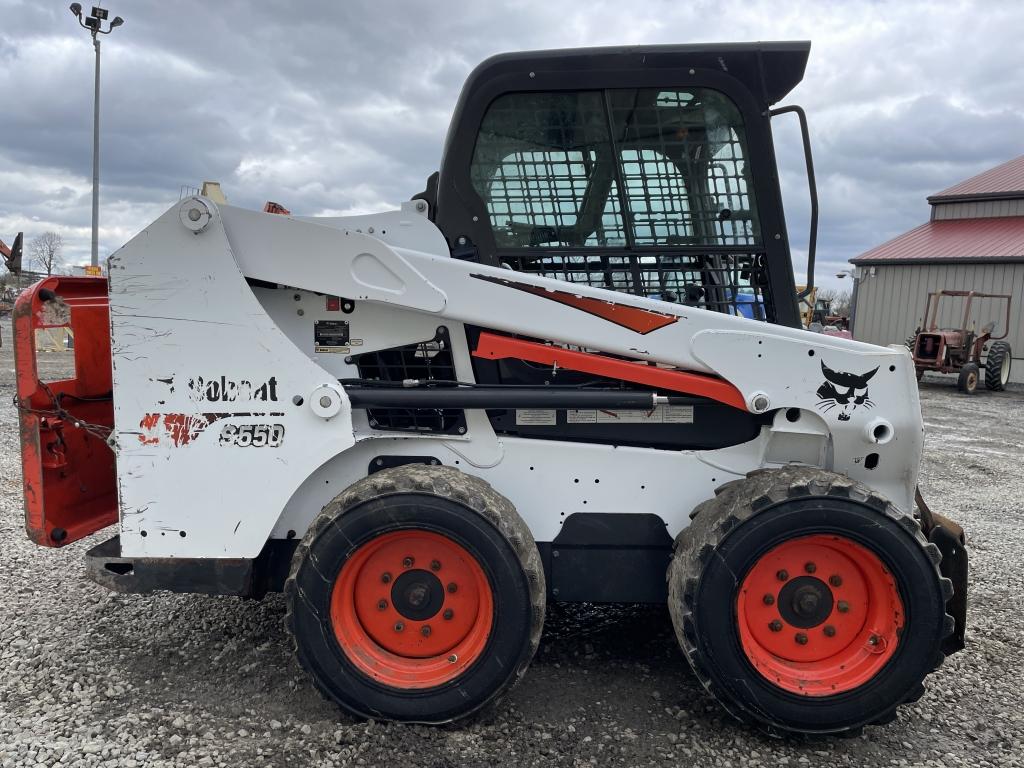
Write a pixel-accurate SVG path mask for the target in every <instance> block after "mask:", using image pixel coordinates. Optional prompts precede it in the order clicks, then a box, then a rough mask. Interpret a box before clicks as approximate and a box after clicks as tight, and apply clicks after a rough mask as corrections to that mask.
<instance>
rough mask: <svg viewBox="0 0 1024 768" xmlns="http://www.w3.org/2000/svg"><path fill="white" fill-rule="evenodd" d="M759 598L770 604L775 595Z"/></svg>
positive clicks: (773, 600)
mask: <svg viewBox="0 0 1024 768" xmlns="http://www.w3.org/2000/svg"><path fill="white" fill-rule="evenodd" d="M761 599H762V601H763V602H764V604H765V605H772V604H773V603H774V602H775V596H774V595H765V596H764V597H763V598H761Z"/></svg>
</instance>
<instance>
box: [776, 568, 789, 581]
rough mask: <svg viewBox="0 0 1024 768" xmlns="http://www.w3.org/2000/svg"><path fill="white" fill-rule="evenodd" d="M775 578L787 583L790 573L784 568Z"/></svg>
mask: <svg viewBox="0 0 1024 768" xmlns="http://www.w3.org/2000/svg"><path fill="white" fill-rule="evenodd" d="M775 577H776V578H777V579H778V580H779V581H785V580H786V579H788V578H789V571H787V570H786V569H785V568H783V569H782V570H781V571H779V572H778V573H776V574H775Z"/></svg>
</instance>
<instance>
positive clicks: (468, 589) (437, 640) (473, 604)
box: [331, 530, 494, 689]
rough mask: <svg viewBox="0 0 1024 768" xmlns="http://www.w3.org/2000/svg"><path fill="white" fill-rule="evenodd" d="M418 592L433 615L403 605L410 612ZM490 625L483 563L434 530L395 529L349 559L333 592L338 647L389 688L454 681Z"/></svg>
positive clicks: (491, 609) (476, 652)
mask: <svg viewBox="0 0 1024 768" xmlns="http://www.w3.org/2000/svg"><path fill="white" fill-rule="evenodd" d="M406 574H407V575H406ZM403 575H405V578H404V579H403ZM424 584H428V585H432V588H431V589H426V588H424V587H423V585H424ZM417 589H418V590H419V594H418V598H417V599H418V600H419V602H420V604H421V605H424V606H428V608H427V609H426V614H428V615H423V616H421V617H418V618H410V616H408V615H405V614H403V613H402V612H400V609H402V610H405V611H406V613H408V612H409V611H408V606H409V602H408V597H409V594H410V592H409V590H417ZM396 602H397V603H399V605H398V606H397V607H396V605H395V603H396ZM493 623H494V600H493V597H492V593H491V585H490V582H489V581H488V580H487V575H486V574H485V573H484V570H483V568H481V566H480V564H479V563H478V562H477V560H476V558H474V557H473V556H472V555H471V554H470V553H469V552H468V551H466V549H465V548H464V547H462V546H461V545H459V544H457V543H455V542H454V541H452V540H451V539H449V538H447V537H446V536H442V535H441V534H438V533H433V532H431V531H422V530H401V531H394V532H392V533H386V534H383V535H382V536H378V537H377V538H375V539H372V540H371V541H369V542H367V543H366V544H364V545H363V546H361V547H360V548H359V549H358V550H357V551H356V552H355V554H353V555H352V556H351V557H349V559H348V560H346V561H345V564H344V565H343V566H342V568H341V573H340V574H338V578H337V580H336V581H335V584H334V589H333V591H332V592H331V625H332V627H333V628H334V635H335V637H336V638H337V640H338V644H339V645H340V646H341V649H342V650H343V651H344V652H345V654H346V655H347V656H348V658H349V661H351V662H352V663H353V664H354V665H355V666H356V667H357V668H359V669H360V670H361V671H362V672H363V673H364V674H366V675H368V676H370V677H372V678H374V679H375V680H377V681H379V682H380V683H382V684H384V685H388V686H391V687H392V688H404V689H420V688H433V687H435V686H438V685H441V684H443V683H446V682H448V681H449V680H453V679H455V678H456V677H458V676H459V675H460V674H462V673H463V672H464V671H465V670H466V669H468V668H469V666H470V665H472V664H473V663H474V662H475V661H476V660H477V659H478V658H479V657H480V655H481V654H482V653H483V650H484V648H485V647H486V645H487V640H488V638H489V637H490V633H491V627H492V625H493Z"/></svg>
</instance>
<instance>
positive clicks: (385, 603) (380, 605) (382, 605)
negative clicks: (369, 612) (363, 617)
mask: <svg viewBox="0 0 1024 768" xmlns="http://www.w3.org/2000/svg"><path fill="white" fill-rule="evenodd" d="M387 607H388V601H387V600H380V601H378V602H377V610H380V611H383V610H386V609H387Z"/></svg>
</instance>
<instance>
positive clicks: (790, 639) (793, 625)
mask: <svg viewBox="0 0 1024 768" xmlns="http://www.w3.org/2000/svg"><path fill="white" fill-rule="evenodd" d="M736 617H737V625H738V628H739V635H740V644H741V646H742V647H743V652H744V654H745V655H746V657H747V659H748V660H749V661H750V663H751V664H752V665H753V666H754V668H755V669H756V670H757V671H758V673H760V674H761V675H762V676H763V677H764V678H766V679H767V680H769V681H770V682H772V683H773V684H775V685H777V686H778V687H780V688H782V689H784V690H786V691H790V692H792V693H798V694H803V695H806V696H828V695H831V694H837V693H842V692H844V691H849V690H852V689H854V688H857V687H859V686H861V685H863V684H865V683H866V682H868V681H869V680H871V679H872V678H873V677H874V676H875V675H877V674H878V672H879V670H881V669H882V667H883V666H885V664H886V662H888V661H889V659H891V658H892V656H893V654H894V653H896V647H897V645H898V644H899V637H900V633H901V631H902V629H903V625H904V621H905V613H904V610H903V601H902V600H901V599H900V594H899V590H898V589H897V587H896V582H895V579H894V578H893V576H892V574H891V573H890V572H889V569H888V568H886V567H885V565H884V564H883V563H882V561H881V560H880V559H879V557H878V556H877V555H876V554H875V553H874V552H872V551H871V550H869V549H867V548H866V547H864V546H862V545H861V544H858V543H856V542H854V541H851V540H850V539H847V538H845V537H843V536H835V535H827V534H822V535H813V536H801V537H799V538H795V539H791V540H790V541H786V542H783V543H782V544H779V545H778V546H776V547H773V548H772V549H770V550H769V551H768V552H766V553H765V554H764V555H762V556H761V557H760V558H759V559H758V561H757V562H756V563H754V565H753V567H752V568H751V569H750V571H749V572H748V573H747V575H746V577H745V578H744V579H743V583H742V584H741V585H740V590H739V593H738V595H737V598H736Z"/></svg>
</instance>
